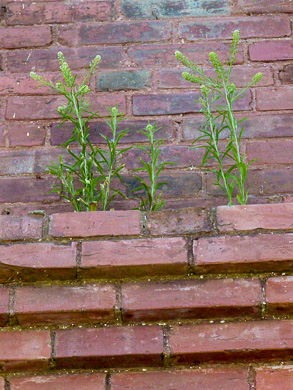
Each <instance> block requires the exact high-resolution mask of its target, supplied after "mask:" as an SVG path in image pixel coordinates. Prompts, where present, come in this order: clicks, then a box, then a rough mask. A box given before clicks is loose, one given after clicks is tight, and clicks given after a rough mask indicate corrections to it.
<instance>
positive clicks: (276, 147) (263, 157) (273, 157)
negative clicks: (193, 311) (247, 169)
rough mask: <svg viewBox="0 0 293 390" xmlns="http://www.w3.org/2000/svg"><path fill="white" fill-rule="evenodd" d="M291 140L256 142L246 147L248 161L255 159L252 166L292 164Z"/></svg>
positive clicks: (292, 150)
mask: <svg viewBox="0 0 293 390" xmlns="http://www.w3.org/2000/svg"><path fill="white" fill-rule="evenodd" d="M292 148H293V140H291V139H287V140H269V141H256V142H253V143H249V144H247V146H246V153H247V158H248V160H252V159H256V160H257V161H256V162H255V163H254V165H262V164H292V163H293V149H292Z"/></svg>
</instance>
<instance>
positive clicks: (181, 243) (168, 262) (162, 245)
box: [81, 238, 188, 278]
mask: <svg viewBox="0 0 293 390" xmlns="http://www.w3.org/2000/svg"><path fill="white" fill-rule="evenodd" d="M187 267H188V262H187V248H186V242H185V240H184V239H183V238H157V239H146V240H145V239H144V240H120V241H92V242H91V241H87V242H83V243H82V254H81V273H82V275H83V276H85V277H113V278H118V277H126V276H131V275H135V276H144V275H164V274H166V272H168V274H182V273H186V272H187Z"/></svg>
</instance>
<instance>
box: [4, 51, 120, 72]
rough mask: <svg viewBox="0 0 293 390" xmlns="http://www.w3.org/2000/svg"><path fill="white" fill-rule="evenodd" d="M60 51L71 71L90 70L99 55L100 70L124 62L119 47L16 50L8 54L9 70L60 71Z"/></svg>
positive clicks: (114, 66)
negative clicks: (91, 64)
mask: <svg viewBox="0 0 293 390" xmlns="http://www.w3.org/2000/svg"><path fill="white" fill-rule="evenodd" d="M58 51H62V53H63V54H64V56H65V58H66V60H67V61H68V63H69V65H70V68H71V69H81V68H88V67H89V64H90V61H92V60H93V59H94V58H95V56H96V55H97V54H100V55H101V57H102V60H101V62H100V64H99V68H107V69H108V68H116V67H117V66H120V64H121V61H122V48H121V47H117V46H107V47H99V46H91V47H77V48H66V47H60V46H59V47H48V48H44V49H36V50H30V51H27V50H15V51H9V52H8V53H7V65H8V69H9V71H10V72H12V73H19V72H23V73H29V72H30V71H31V70H34V71H35V72H45V71H46V72H54V71H59V68H60V65H59V60H58V58H57V53H58Z"/></svg>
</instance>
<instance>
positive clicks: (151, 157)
mask: <svg viewBox="0 0 293 390" xmlns="http://www.w3.org/2000/svg"><path fill="white" fill-rule="evenodd" d="M157 131H158V129H157V128H156V125H155V124H154V125H151V124H149V125H148V126H146V129H145V130H140V132H141V133H143V134H144V135H145V136H146V137H147V138H148V140H149V145H148V146H138V148H139V149H140V150H142V151H143V152H144V153H146V154H147V156H148V157H147V160H145V159H143V158H141V157H139V159H140V162H141V163H142V165H143V166H142V167H141V168H137V169H135V170H134V171H135V172H138V171H140V172H145V173H146V175H147V178H145V179H143V178H141V177H139V176H135V178H136V179H137V180H138V181H139V182H140V184H141V186H139V187H137V188H136V189H135V190H134V192H136V191H139V190H144V191H145V196H142V197H141V202H140V205H139V209H140V210H143V211H159V210H161V209H162V208H163V207H164V205H165V203H166V201H165V200H163V199H161V197H162V194H163V187H164V186H165V185H166V184H167V183H166V182H160V181H159V175H160V173H161V171H162V170H163V169H164V168H165V166H166V165H171V164H173V163H171V162H161V163H158V160H159V156H160V147H161V145H162V143H163V140H162V139H157V140H155V139H154V134H155V133H156V132H157Z"/></svg>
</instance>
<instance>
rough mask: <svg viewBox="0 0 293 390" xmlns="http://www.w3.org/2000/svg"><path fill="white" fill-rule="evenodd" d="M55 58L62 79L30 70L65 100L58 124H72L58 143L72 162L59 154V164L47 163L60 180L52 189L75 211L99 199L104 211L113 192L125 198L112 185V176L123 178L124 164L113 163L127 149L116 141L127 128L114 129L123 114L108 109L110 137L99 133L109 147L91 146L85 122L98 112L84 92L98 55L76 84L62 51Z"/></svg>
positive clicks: (91, 207)
mask: <svg viewBox="0 0 293 390" xmlns="http://www.w3.org/2000/svg"><path fill="white" fill-rule="evenodd" d="M58 59H59V62H60V69H61V72H62V74H63V78H64V82H63V83H62V82H57V83H56V85H54V84H53V83H52V82H51V81H48V80H46V79H44V78H43V77H42V76H40V75H37V74H36V73H35V72H31V74H30V75H31V77H32V78H33V79H35V80H36V81H38V82H39V84H40V85H46V86H49V87H51V88H53V89H54V90H55V91H56V92H57V93H59V94H61V95H63V96H64V97H65V98H66V100H67V104H64V105H63V106H61V107H59V108H58V112H59V114H60V115H61V116H62V123H61V124H60V126H62V124H64V123H65V122H67V121H70V122H72V123H73V125H74V128H73V131H72V136H71V138H70V139H69V140H68V141H66V142H65V143H64V144H63V145H61V146H63V147H64V148H65V149H67V151H68V153H69V154H70V156H71V157H72V159H73V163H72V164H69V163H64V162H63V159H62V156H60V159H59V164H51V165H50V166H48V167H47V172H49V173H50V174H52V175H55V176H56V177H57V178H58V179H59V183H58V184H56V185H54V186H53V187H52V188H53V189H52V191H51V192H57V193H58V194H59V195H60V196H61V197H62V198H64V199H66V200H68V201H69V202H71V203H72V205H73V207H74V210H75V211H95V210H97V208H98V205H99V203H101V208H102V210H104V211H105V210H107V209H108V208H109V207H110V204H111V202H112V200H113V199H114V198H115V196H116V195H118V194H119V195H121V196H122V197H124V198H125V195H124V194H123V193H122V192H121V191H120V190H119V189H117V188H114V187H113V186H112V182H113V179H118V181H121V182H122V178H121V176H120V171H121V170H122V169H123V167H124V165H118V166H116V160H117V157H118V156H119V155H121V154H122V153H124V152H125V151H126V150H128V149H129V148H124V149H120V150H118V143H119V141H120V140H121V138H123V137H124V136H125V135H126V134H127V131H120V132H118V131H117V126H118V124H119V122H120V121H121V120H123V114H122V113H119V111H118V108H117V107H113V108H111V109H109V111H110V116H111V120H110V121H109V122H107V124H108V125H109V127H110V128H111V131H112V139H110V138H108V137H107V136H105V135H103V134H101V136H102V137H103V138H104V139H105V140H106V143H107V147H108V149H105V150H104V149H100V148H99V147H97V146H93V145H92V143H91V141H90V140H89V127H88V122H89V120H90V119H92V118H93V117H95V116H99V115H98V114H97V112H92V111H91V110H90V109H89V104H88V101H87V100H86V99H85V95H87V94H88V93H90V92H91V91H90V88H89V86H88V83H89V81H90V78H91V76H92V75H93V74H94V73H95V72H96V68H97V66H98V64H99V62H100V60H101V57H100V56H96V57H95V59H94V60H93V61H92V62H91V63H90V67H89V71H88V73H87V74H84V79H83V81H82V83H81V84H80V85H77V84H76V78H77V75H75V76H73V74H72V72H71V69H70V67H69V65H68V63H67V62H66V60H65V57H64V55H63V54H62V52H59V53H58ZM73 143H77V144H78V145H79V148H78V149H76V150H75V149H72V144H73Z"/></svg>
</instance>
